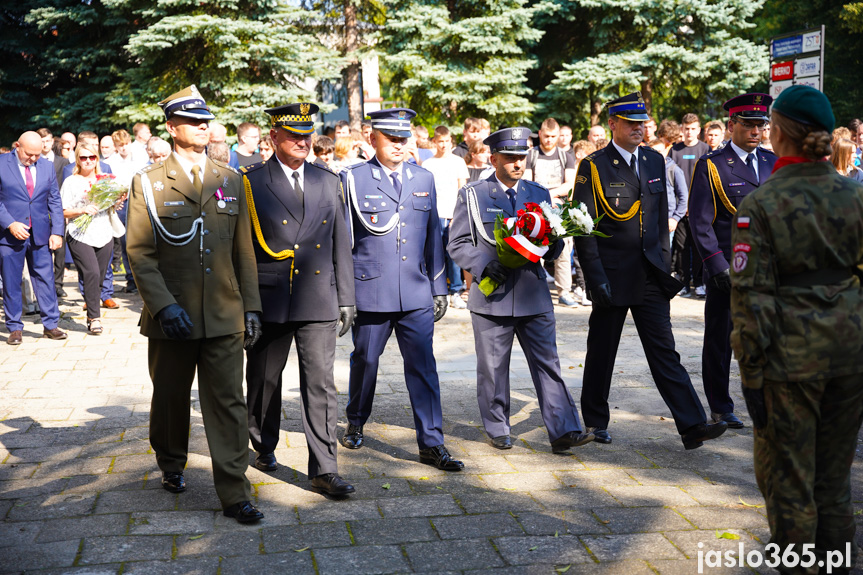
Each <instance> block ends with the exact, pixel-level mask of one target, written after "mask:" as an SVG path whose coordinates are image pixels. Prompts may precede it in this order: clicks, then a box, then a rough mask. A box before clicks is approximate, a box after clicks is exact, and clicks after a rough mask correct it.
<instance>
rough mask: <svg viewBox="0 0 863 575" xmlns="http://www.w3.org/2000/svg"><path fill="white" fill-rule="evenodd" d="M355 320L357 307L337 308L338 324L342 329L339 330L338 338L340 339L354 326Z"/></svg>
mask: <svg viewBox="0 0 863 575" xmlns="http://www.w3.org/2000/svg"><path fill="white" fill-rule="evenodd" d="M356 318H357V307H356V306H353V305H346V306H342V307H340V308H339V322H341V324H342V329H340V330H339V337H342V336H343V335H345V334H346V333H348V330H349V329H351V326H352V325H354V320H355V319H356Z"/></svg>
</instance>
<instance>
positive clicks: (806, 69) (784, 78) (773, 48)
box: [770, 26, 824, 98]
mask: <svg viewBox="0 0 863 575" xmlns="http://www.w3.org/2000/svg"><path fill="white" fill-rule="evenodd" d="M795 84H802V85H804V86H811V87H813V88H815V89H816V90H821V91H823V90H824V26H821V27H819V28H810V29H809V30H800V31H797V32H791V33H789V34H783V35H782V36H776V37H775V38H773V39H771V40H770V95H771V96H773V97H774V98H775V97H776V96H778V95H779V94H781V93H782V90H784V89H785V88H787V87H788V86H793V85H795Z"/></svg>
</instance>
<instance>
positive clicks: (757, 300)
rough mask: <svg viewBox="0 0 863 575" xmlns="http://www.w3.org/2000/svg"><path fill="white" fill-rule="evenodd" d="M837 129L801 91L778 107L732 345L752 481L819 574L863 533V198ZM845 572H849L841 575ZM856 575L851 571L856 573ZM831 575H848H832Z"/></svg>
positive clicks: (740, 246) (740, 278) (749, 218)
mask: <svg viewBox="0 0 863 575" xmlns="http://www.w3.org/2000/svg"><path fill="white" fill-rule="evenodd" d="M833 124H834V117H833V112H832V111H831V108H830V103H829V102H828V101H827V98H826V97H825V96H824V95H823V94H821V93H820V92H818V91H816V90H814V89H812V88H807V87H805V86H793V87H791V88H787V89H786V90H785V91H783V92H782V93H781V94H780V96H779V97H778V98H777V100H776V102H775V103H774V106H773V125H772V128H773V132H772V134H771V140H772V142H773V148H774V150H776V152H777V155H779V156H782V157H781V158H780V159H779V160H778V161H777V162H776V166H775V168H774V173H773V175H772V176H771V177H770V179H769V180H768V181H767V182H765V183H764V184H763V185H762V186H761V187H759V188H758V189H757V190H755V191H753V192H752V193H751V194H749V196H747V197H746V198H745V199H744V200H743V202H742V204H741V205H740V207H739V209H738V212H737V217H736V218H735V221H734V224H733V234H732V249H733V257H732V266H731V267H732V271H731V280H732V286H733V288H732V294H731V312H732V319H733V322H734V329H733V331H732V334H731V344H732V346H733V348H734V353H735V355H736V356H737V358H738V361H739V363H740V372H741V376H742V379H743V386H744V387H743V395H744V398H745V399H746V404H747V407H748V408H749V412H750V415H751V416H752V421H753V425H754V427H755V454H754V458H755V474H756V478H757V480H758V486H759V488H760V489H761V492H762V494H763V495H764V498H765V500H766V502H767V516H768V519H769V522H770V531H771V534H772V539H771V541H772V542H774V543H777V544H778V545H779V546H780V549H781V551H780V553H781V552H783V551H785V550H786V547H787V546H788V545H789V544H794V551H795V552H796V553H797V554H798V555H799V556H801V557H803V558H804V560H805V563H810V559H811V558H812V556H808V557H807V556H806V555H805V554H804V552H805V551H806V548H804V547H803V545H804V544H807V543H808V544H811V545H814V556H815V557H817V560H814V561H811V562H812V563H814V565H811V566H809V567H804V566H797V567H794V568H791V567H783V566H781V565H780V567H779V568H780V571H782V572H784V573H785V572H787V573H818V572H819V568H818V560H824V559H825V557H826V553H827V552H828V551H831V550H836V551H841V552H842V553H845V551H846V545H847V544H848V543H849V542H851V549H852V555H854V554H856V545H854V543H853V541H854V531H855V524H854V518H853V509H852V506H851V487H850V473H851V463H852V461H853V458H854V451H855V448H856V444H857V434H858V432H859V430H860V425H861V422H863V329H861V326H863V288H861V282H860V275H861V264H863V186H861V185H860V184H858V183H856V182H854V181H853V180H851V179H849V178H845V177H842V176H840V175H839V174H838V173H837V172H836V170H835V169H834V168H833V166H832V164H830V162H825V161H819V160H821V159H822V158H823V157H824V156H825V155H827V154H829V153H830V146H829V142H830V130H831V129H832V128H833ZM843 564H844V562H843ZM852 565H853V559H852ZM822 572H824V571H823V569H822ZM833 572H834V573H838V572H847V570H844V571H843V570H835V569H834V570H833Z"/></svg>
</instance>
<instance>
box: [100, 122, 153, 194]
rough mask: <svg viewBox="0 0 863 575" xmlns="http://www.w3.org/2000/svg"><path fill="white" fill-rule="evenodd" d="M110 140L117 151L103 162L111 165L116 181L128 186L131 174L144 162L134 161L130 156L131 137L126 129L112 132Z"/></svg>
mask: <svg viewBox="0 0 863 575" xmlns="http://www.w3.org/2000/svg"><path fill="white" fill-rule="evenodd" d="M111 141H112V142H113V143H114V148H115V149H116V150H117V153H116V154H111V155H110V157H108V158H106V159H105V163H106V164H108V165H109V166H111V173H113V174H114V175H115V176H116V177H117V182H118V183H120V184H123V185H124V186H127V187H128V186H130V185H131V184H132V176H134V175H135V172H137V171H138V170H139V169H141V168H143V167H144V166H145V165H146V162H145V163H144V164H141V165H139V164H138V163H136V162H135V158H134V157H133V156H132V146H131V144H132V138H131V137H130V136H129V132H127V131H126V130H117V131H115V132H114V133H112V134H111ZM100 148H101V146H100Z"/></svg>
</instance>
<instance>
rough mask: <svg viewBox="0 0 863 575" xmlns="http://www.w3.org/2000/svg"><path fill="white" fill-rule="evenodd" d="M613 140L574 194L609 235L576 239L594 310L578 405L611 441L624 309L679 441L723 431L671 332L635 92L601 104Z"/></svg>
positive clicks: (661, 208) (676, 286) (660, 173)
mask: <svg viewBox="0 0 863 575" xmlns="http://www.w3.org/2000/svg"><path fill="white" fill-rule="evenodd" d="M607 106H608V116H609V118H608V125H609V127H610V128H611V133H612V141H611V143H609V145H608V146H606V147H605V148H603V149H601V150H599V151H597V152H594V153H593V154H591V155H589V156H587V157H586V158H585V159H584V160H583V161H582V162H581V164H580V166H579V169H578V175H577V176H576V181H575V189H574V195H575V198H576V199H577V200H578V201H579V202H581V203H583V204H585V205H586V206H587V207H588V210H589V211H590V214H591V216H592V217H594V218H596V217H598V216H602V219H601V220H600V221H599V223H598V224H597V230H598V231H600V232H603V233H605V234H607V235H608V236H610V237H607V238H598V237H596V236H587V237H581V238H575V244H576V247H577V248H578V257H579V260H580V261H581V267H582V269H583V270H584V278H585V282H586V283H587V287H588V293H589V296H590V299H591V300H592V301H593V309H592V311H591V313H590V320H589V331H588V334H587V356H586V358H585V361H584V384H583V387H582V391H581V413H582V415H583V416H584V423H585V425H586V426H588V430H589V431H593V433H594V435H595V436H596V441H597V442H599V443H611V435H610V434H609V432H608V422H609V410H608V391H609V388H610V387H611V374H612V373H613V371H614V360H615V357H616V356H617V347H618V345H619V344H620V334H621V332H622V330H623V323H624V321H625V320H626V314H627V312H630V311H631V312H632V319H633V320H634V321H635V327H636V329H637V330H638V335H639V337H640V338H641V343H642V345H643V346H644V354H645V355H646V356H647V363H648V365H649V366H650V372H651V374H652V375H653V379H654V381H655V382H656V387H657V388H658V389H659V393H660V395H662V399H663V400H665V403H666V405H668V408H669V409H670V410H671V414H672V415H673V416H674V422H675V424H676V426H677V431H678V432H679V433H680V434H681V438H682V440H683V445H684V447H685V448H686V449H695V448H697V447H701V445H702V444H703V442H704V441H706V440H708V439H714V438H716V437H719V436H720V435H722V434H723V433H724V432H725V430H726V429H727V426H726V424H725V422H720V423H715V424H708V423H707V422H706V416H705V413H704V408H703V407H702V406H701V401H700V400H699V399H698V396H697V395H696V393H695V390H694V389H693V387H692V381H690V379H689V375H688V374H687V373H686V370H685V369H684V368H683V366H682V365H681V364H680V356H679V355H678V354H677V352H676V351H675V349H674V335H673V334H672V332H671V309H670V304H669V300H670V299H671V298H673V297H674V296H675V294H677V292H678V291H680V288H681V284H680V282H679V281H677V280H676V279H674V278H673V277H672V276H671V250H670V246H669V238H668V195H667V194H666V190H665V159H664V158H663V157H662V155H661V154H660V153H658V152H656V151H654V150H652V149H651V148H646V147H640V146H639V144H640V143H641V141H642V139H643V138H644V122H645V121H647V120H648V116H647V111H646V109H645V107H644V101H643V100H642V98H641V93H640V92H634V93H632V94H629V95H627V96H623V97H622V98H618V99H616V100H612V101H611V102H609V103H608V105H607Z"/></svg>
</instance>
